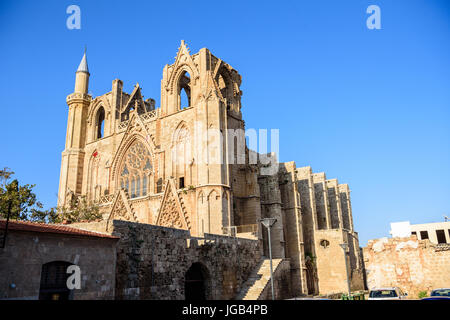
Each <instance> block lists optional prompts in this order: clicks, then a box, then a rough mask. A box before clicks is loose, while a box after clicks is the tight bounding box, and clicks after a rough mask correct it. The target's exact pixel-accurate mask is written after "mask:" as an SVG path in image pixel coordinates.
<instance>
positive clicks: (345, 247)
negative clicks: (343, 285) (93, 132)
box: [339, 243, 351, 299]
mask: <svg viewBox="0 0 450 320" xmlns="http://www.w3.org/2000/svg"><path fill="white" fill-rule="evenodd" d="M339 246H340V247H341V248H342V249H343V250H344V259H345V272H346V273H347V289H348V298H349V299H350V295H351V290H350V278H349V276H348V262H347V251H348V244H347V243H341V244H339Z"/></svg>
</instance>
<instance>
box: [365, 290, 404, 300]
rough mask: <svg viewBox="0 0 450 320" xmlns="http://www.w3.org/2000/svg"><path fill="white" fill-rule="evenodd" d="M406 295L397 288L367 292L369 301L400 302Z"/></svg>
mask: <svg viewBox="0 0 450 320" xmlns="http://www.w3.org/2000/svg"><path fill="white" fill-rule="evenodd" d="M407 295H408V294H407V293H404V292H403V291H402V289H400V288H398V287H390V288H375V289H371V290H370V292H369V300H402V299H406V296H407Z"/></svg>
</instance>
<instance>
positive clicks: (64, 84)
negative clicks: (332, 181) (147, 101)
mask: <svg viewBox="0 0 450 320" xmlns="http://www.w3.org/2000/svg"><path fill="white" fill-rule="evenodd" d="M71 4H76V5H78V6H79V7H80V8H81V30H69V29H67V28H66V19H67V17H68V16H69V15H68V14H66V8H67V7H68V6H69V5H71ZM371 4H376V5H378V6H379V7H380V8H381V26H382V30H369V29H367V27H366V19H367V17H368V16H369V15H368V14H366V8H367V7H368V6H369V5H371ZM0 39H1V50H0V61H1V72H0V101H1V127H0V133H1V139H0V167H3V166H7V167H10V168H12V169H13V170H14V171H15V172H16V173H17V174H16V177H17V178H18V179H19V180H20V182H21V183H35V184H37V186H36V189H35V190H36V192H37V195H38V198H39V199H40V200H41V201H42V202H43V203H44V205H45V206H46V207H50V206H55V205H56V200H57V196H56V194H57V190H58V180H59V171H60V161H61V152H62V151H63V149H64V143H65V135H66V124H67V105H66V103H65V98H66V96H67V95H68V94H69V93H71V92H72V91H73V87H74V79H75V70H76V68H77V66H78V64H79V62H80V60H81V57H82V54H83V50H84V46H85V45H87V47H88V63H89V69H90V72H91V81H90V91H91V92H92V94H93V95H94V96H98V95H101V94H103V93H106V92H108V91H110V90H111V82H112V80H113V79H115V78H119V79H122V80H123V81H124V88H125V90H126V91H128V92H131V91H132V88H133V85H134V84H135V83H136V82H139V83H140V84H141V86H142V87H143V94H144V95H145V97H146V98H148V97H152V98H154V99H156V101H157V106H159V101H160V81H161V77H162V68H163V67H164V65H165V64H167V63H169V64H170V63H173V61H174V57H175V55H176V52H177V48H178V46H179V44H180V40H181V39H184V40H185V41H186V42H187V44H188V46H189V47H190V49H191V52H192V53H195V52H197V51H198V50H199V49H200V48H203V47H207V48H209V49H210V50H211V51H212V52H213V54H215V55H216V56H218V57H220V58H222V59H223V60H225V61H226V62H228V63H229V64H231V65H232V66H233V67H234V68H235V69H237V70H238V71H239V72H240V74H241V75H242V76H243V83H242V87H241V88H242V90H243V92H244V95H243V97H242V104H243V109H242V112H243V116H244V118H245V120H246V125H247V127H249V128H269V129H270V128H279V129H280V140H281V144H280V158H281V160H282V161H291V160H295V161H296V163H297V166H299V167H300V166H306V165H310V166H311V167H312V168H313V170H314V171H315V172H320V171H325V172H326V174H327V177H329V178H338V179H339V182H341V183H348V184H349V185H350V187H351V190H352V203H353V215H354V222H355V226H356V228H357V230H358V231H359V233H360V239H361V245H362V246H364V245H366V242H367V240H368V239H372V238H378V237H382V236H388V235H389V234H388V232H389V223H390V222H393V221H403V220H410V221H411V222H412V223H425V222H433V221H442V220H443V214H444V213H447V214H448V215H450V148H449V142H450V125H449V120H450V1H446V0H443V1H438V0H436V1H432V0H422V1H419V0H408V1H402V0H396V1H381V0H371V1H363V0H352V1H350V0H346V1H324V0H314V1H313V0H309V1H292V2H284V1H268V2H265V1H228V0H227V1H202V2H200V1H164V2H163V1H160V2H156V1H142V2H139V1H29V2H24V1H5V0H2V1H1V2H0Z"/></svg>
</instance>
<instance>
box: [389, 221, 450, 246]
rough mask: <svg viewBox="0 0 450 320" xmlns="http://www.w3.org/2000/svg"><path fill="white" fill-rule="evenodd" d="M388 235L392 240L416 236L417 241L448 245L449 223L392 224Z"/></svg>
mask: <svg viewBox="0 0 450 320" xmlns="http://www.w3.org/2000/svg"><path fill="white" fill-rule="evenodd" d="M389 233H390V234H391V236H392V237H393V238H395V237H410V236H411V235H416V236H417V239H419V240H424V239H429V240H430V242H432V243H450V221H446V222H434V223H422V224H411V223H410V222H409V221H403V222H392V223H391V231H390V232H389Z"/></svg>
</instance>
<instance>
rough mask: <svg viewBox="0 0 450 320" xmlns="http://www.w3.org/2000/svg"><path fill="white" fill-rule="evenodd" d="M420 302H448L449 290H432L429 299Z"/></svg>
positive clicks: (449, 297) (449, 298)
mask: <svg viewBox="0 0 450 320" xmlns="http://www.w3.org/2000/svg"><path fill="white" fill-rule="evenodd" d="M422 300H450V288H439V289H434V290H433V291H431V294H430V296H429V297H426V298H423V299H422Z"/></svg>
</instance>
